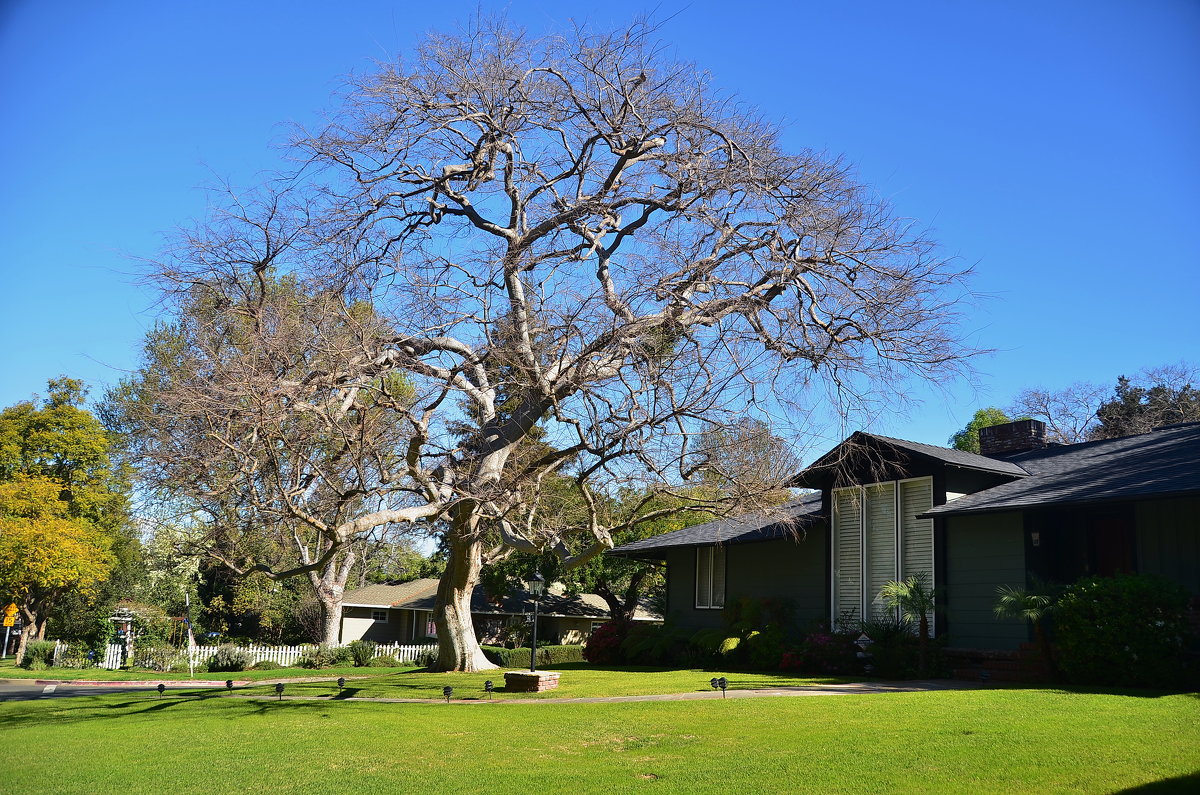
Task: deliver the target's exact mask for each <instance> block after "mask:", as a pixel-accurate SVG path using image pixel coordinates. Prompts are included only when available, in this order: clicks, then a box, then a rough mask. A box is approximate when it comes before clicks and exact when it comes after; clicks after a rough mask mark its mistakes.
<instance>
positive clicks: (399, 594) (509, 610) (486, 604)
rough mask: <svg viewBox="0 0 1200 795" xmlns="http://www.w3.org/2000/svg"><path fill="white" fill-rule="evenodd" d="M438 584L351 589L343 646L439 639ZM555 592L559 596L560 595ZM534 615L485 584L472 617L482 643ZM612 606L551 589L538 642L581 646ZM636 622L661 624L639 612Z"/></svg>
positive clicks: (528, 605) (522, 600)
mask: <svg viewBox="0 0 1200 795" xmlns="http://www.w3.org/2000/svg"><path fill="white" fill-rule="evenodd" d="M437 587H438V581H437V580H436V579H421V580H413V581H412V582H406V583H403V584H401V585H370V586H367V587H366V588H361V589H359V590H357V591H348V592H347V593H346V594H345V596H344V597H343V600H342V630H341V642H342V643H349V642H350V641H352V640H358V639H363V640H373V641H376V642H377V643H426V642H432V641H434V640H436V639H437V630H436V628H435V627H434V624H433V606H434V601H435V600H436V598H437ZM556 591H557V592H556ZM532 615H533V601H532V599H531V598H530V597H529V596H528V595H527V594H517V595H513V596H509V597H507V598H505V599H502V600H500V601H498V602H497V601H493V600H490V599H488V597H487V594H486V593H485V591H484V589H483V587H482V586H479V587H477V588H476V589H475V592H474V593H473V594H472V595H471V618H472V620H473V622H474V624H475V634H476V635H477V636H478V638H479V641H480V642H481V643H496V642H499V641H500V640H501V637H502V632H503V630H504V627H505V625H506V624H507V623H509V622H514V621H524V620H527V619H528V618H529V617H531V616H532ZM608 618H609V614H608V605H607V604H606V603H605V601H604V600H603V599H602V598H600V597H599V596H597V595H596V594H579V595H577V596H566V595H565V594H564V593H562V591H561V588H556V587H554V586H551V587H550V588H549V589H547V593H546V594H545V595H544V596H542V599H541V602H540V603H539V605H538V639H539V642H545V643H583V642H584V641H585V640H587V638H588V636H589V635H590V634H591V633H592V630H594V629H595V628H596V627H598V626H600V625H601V624H603V623H605V622H606V621H608ZM634 620H635V621H661V620H662V618H661V617H660V616H658V615H655V614H653V613H650V612H649V611H646V610H643V609H641V608H639V609H638V612H637V615H636V616H635V618H634Z"/></svg>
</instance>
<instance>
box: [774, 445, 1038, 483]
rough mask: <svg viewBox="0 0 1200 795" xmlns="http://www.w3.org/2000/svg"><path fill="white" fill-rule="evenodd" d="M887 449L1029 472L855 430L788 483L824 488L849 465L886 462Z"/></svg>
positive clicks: (1009, 463) (1006, 472)
mask: <svg viewBox="0 0 1200 795" xmlns="http://www.w3.org/2000/svg"><path fill="white" fill-rule="evenodd" d="M890 451H899V452H901V453H905V454H907V455H910V456H917V457H919V458H925V459H929V460H933V461H940V462H942V463H944V464H949V465H950V466H956V467H963V468H965V469H975V470H979V471H981V472H993V473H996V474H998V475H1009V476H1011V477H1018V478H1021V477H1025V476H1026V475H1028V474H1029V473H1028V472H1026V471H1025V470H1024V469H1022V468H1021V467H1020V466H1018V465H1017V464H1015V463H1013V462H1012V461H1010V460H1006V459H999V458H989V457H987V456H982V455H977V454H976V453H968V452H966V451H964V450H955V449H953V448H950V447H937V446H936V445H932V444H922V443H921V442H910V441H908V440H907V439H896V438H893V437H891V436H880V435H879V434H875V433H866V432H864V431H856V432H854V433H852V434H851V435H850V436H849V437H848V438H847V439H846V440H845V441H843V442H842V443H841V444H839V445H838V446H837V447H835V448H833V449H832V450H830V451H829V452H828V453H826V454H825V455H823V456H821V457H820V458H818V459H817V460H816V461H814V462H813V463H812V464H811V465H810V466H808V467H807V468H806V469H805V470H804V471H803V472H801V473H800V474H799V475H797V476H796V477H795V478H794V479H793V480H792V485H793V486H798V487H802V488H816V489H821V488H828V487H829V485H830V483H829V482H828V481H829V480H830V479H831V478H836V476H837V474H838V472H839V471H840V470H841V469H842V468H850V469H853V468H854V467H856V466H861V465H862V464H863V463H864V462H869V461H873V460H874V459H876V458H878V459H879V462H878V463H887V462H889V459H890V458H893V457H894V456H892V455H889V452H890Z"/></svg>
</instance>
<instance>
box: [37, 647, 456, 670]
mask: <svg viewBox="0 0 1200 795" xmlns="http://www.w3.org/2000/svg"><path fill="white" fill-rule="evenodd" d="M341 645H349V644H341ZM219 648H220V647H219V646H194V647H192V650H191V655H192V662H193V663H194V664H196V665H200V664H201V663H204V662H207V661H208V658H209V657H211V656H213V654H215V653H216V651H217V649H219ZM238 648H240V649H243V650H244V651H246V652H248V653H249V654H250V657H251V659H252V660H253V662H254V663H260V662H263V661H264V660H269V661H270V662H273V663H279V664H280V665H282V666H285V667H289V668H290V667H292V666H294V665H296V663H298V662H299V661H300V658H301V657H302V656H304V653H305V652H307V651H310V650H312V649H314V648H316V646H314V645H311V644H308V645H303V646H240V647H238ZM429 651H437V644H436V643H426V644H404V643H387V644H383V643H381V644H379V645H378V646H376V647H375V656H377V657H395V658H396V659H397V660H399V661H400V662H402V663H404V662H413V661H415V660H416V659H417V658H418V657H420V656H421V655H422V654H424V653H426V652H429ZM57 653H58V652H57V650H56V651H55V654H56V655H57ZM124 656H125V655H124V646H122V645H121V644H119V643H110V644H108V647H107V648H106V649H105V650H104V661H103V662H102V663H100V667H101V668H107V669H109V670H114V669H116V668H120V667H121V664H122V662H123V661H124ZM187 662H188V650H187V649H180V650H179V663H180V664H184V665H186V664H187Z"/></svg>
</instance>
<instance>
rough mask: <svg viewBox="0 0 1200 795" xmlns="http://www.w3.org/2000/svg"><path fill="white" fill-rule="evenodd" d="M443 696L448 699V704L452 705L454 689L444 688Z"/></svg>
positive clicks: (448, 686) (447, 686)
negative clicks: (451, 698)
mask: <svg viewBox="0 0 1200 795" xmlns="http://www.w3.org/2000/svg"><path fill="white" fill-rule="evenodd" d="M442 695H443V696H445V697H446V703H447V704H449V703H450V696H452V695H454V688H453V687H450V685H446V686H445V687H443V688H442Z"/></svg>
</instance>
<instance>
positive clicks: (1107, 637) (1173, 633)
mask: <svg viewBox="0 0 1200 795" xmlns="http://www.w3.org/2000/svg"><path fill="white" fill-rule="evenodd" d="M1187 601H1188V594H1187V592H1186V591H1185V590H1184V589H1183V588H1182V587H1180V586H1179V585H1176V584H1175V583H1173V582H1171V581H1170V580H1167V579H1164V578H1162V577H1158V576H1156V575H1153V574H1120V575H1117V576H1116V577H1085V578H1083V579H1082V580H1079V581H1078V582H1076V583H1074V584H1073V585H1071V586H1070V587H1069V588H1067V590H1066V593H1064V594H1063V596H1062V598H1061V599H1060V600H1059V602H1058V607H1057V609H1056V613H1055V637H1056V640H1057V644H1058V665H1059V669H1060V670H1061V671H1062V673H1063V675H1064V676H1066V677H1067V678H1068V679H1069V680H1070V681H1071V682H1074V683H1077V684H1085V685H1118V686H1130V687H1162V688H1171V687H1178V686H1181V685H1183V684H1184V683H1185V682H1186V681H1187V673H1188V672H1187V668H1186V664H1185V659H1186V658H1185V648H1186V643H1187V637H1188V634H1189V626H1188V623H1187ZM1193 675H1194V674H1193Z"/></svg>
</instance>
